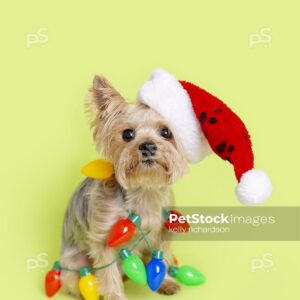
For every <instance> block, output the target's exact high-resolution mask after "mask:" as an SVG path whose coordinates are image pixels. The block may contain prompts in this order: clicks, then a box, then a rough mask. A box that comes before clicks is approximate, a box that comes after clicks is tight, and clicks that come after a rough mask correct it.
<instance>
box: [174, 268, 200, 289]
mask: <svg viewBox="0 0 300 300" xmlns="http://www.w3.org/2000/svg"><path fill="white" fill-rule="evenodd" d="M169 274H170V275H171V276H172V277H175V278H176V279H177V280H178V281H179V282H181V283H182V284H184V285H200V284H202V283H204V282H205V277H204V275H203V274H202V273H200V272H199V271H198V270H196V269H194V268H192V267H189V266H182V267H175V266H171V267H170V269H169Z"/></svg>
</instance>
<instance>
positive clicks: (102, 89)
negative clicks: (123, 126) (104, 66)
mask: <svg viewBox="0 0 300 300" xmlns="http://www.w3.org/2000/svg"><path fill="white" fill-rule="evenodd" d="M90 91H91V93H92V99H91V100H92V101H93V102H94V103H93V104H94V108H96V109H98V110H100V111H106V110H107V109H108V108H109V106H110V104H115V105H118V104H120V103H123V102H124V101H125V100H124V99H123V97H122V96H121V95H120V93H119V92H118V91H117V90H116V89H115V88H114V87H113V86H112V84H111V83H110V82H109V81H108V80H107V79H106V78H105V77H103V76H99V75H95V77H94V80H93V85H92V87H91V89H90Z"/></svg>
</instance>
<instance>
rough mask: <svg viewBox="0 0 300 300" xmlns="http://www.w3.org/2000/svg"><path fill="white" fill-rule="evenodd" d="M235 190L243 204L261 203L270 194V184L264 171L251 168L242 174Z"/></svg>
mask: <svg viewBox="0 0 300 300" xmlns="http://www.w3.org/2000/svg"><path fill="white" fill-rule="evenodd" d="M235 192H236V195H237V197H238V199H239V200H240V202H241V203H243V204H245V205H256V204H261V203H263V202H265V201H266V200H267V199H268V198H269V197H270V196H271V193H272V184H271V181H270V179H269V177H268V175H267V174H266V173H265V172H263V171H261V170H257V169H252V170H249V171H247V172H246V173H244V174H243V175H242V177H241V179H240V182H239V184H238V186H237V187H236V190H235Z"/></svg>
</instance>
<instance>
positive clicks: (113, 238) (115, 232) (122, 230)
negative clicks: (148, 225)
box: [107, 213, 141, 247]
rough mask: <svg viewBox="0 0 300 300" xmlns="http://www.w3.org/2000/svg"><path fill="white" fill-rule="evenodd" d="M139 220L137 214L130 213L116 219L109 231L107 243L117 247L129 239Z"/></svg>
mask: <svg viewBox="0 0 300 300" xmlns="http://www.w3.org/2000/svg"><path fill="white" fill-rule="evenodd" d="M140 220H141V218H140V217H139V216H138V215H136V214H135V213H132V214H130V215H129V217H128V218H127V219H121V220H119V221H117V222H116V223H115V224H114V226H113V227H112V229H111V231H110V234H109V236H108V240H107V245H108V246H109V247H117V246H120V245H122V244H124V243H126V242H127V241H129V240H130V239H131V238H132V237H133V235H134V233H135V228H136V225H137V224H138V223H140Z"/></svg>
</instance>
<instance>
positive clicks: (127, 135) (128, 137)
mask: <svg viewBox="0 0 300 300" xmlns="http://www.w3.org/2000/svg"><path fill="white" fill-rule="evenodd" d="M122 137H123V140H124V141H125V142H130V141H132V140H133V139H134V138H135V132H134V130H133V129H125V130H124V131H123V134H122Z"/></svg>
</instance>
